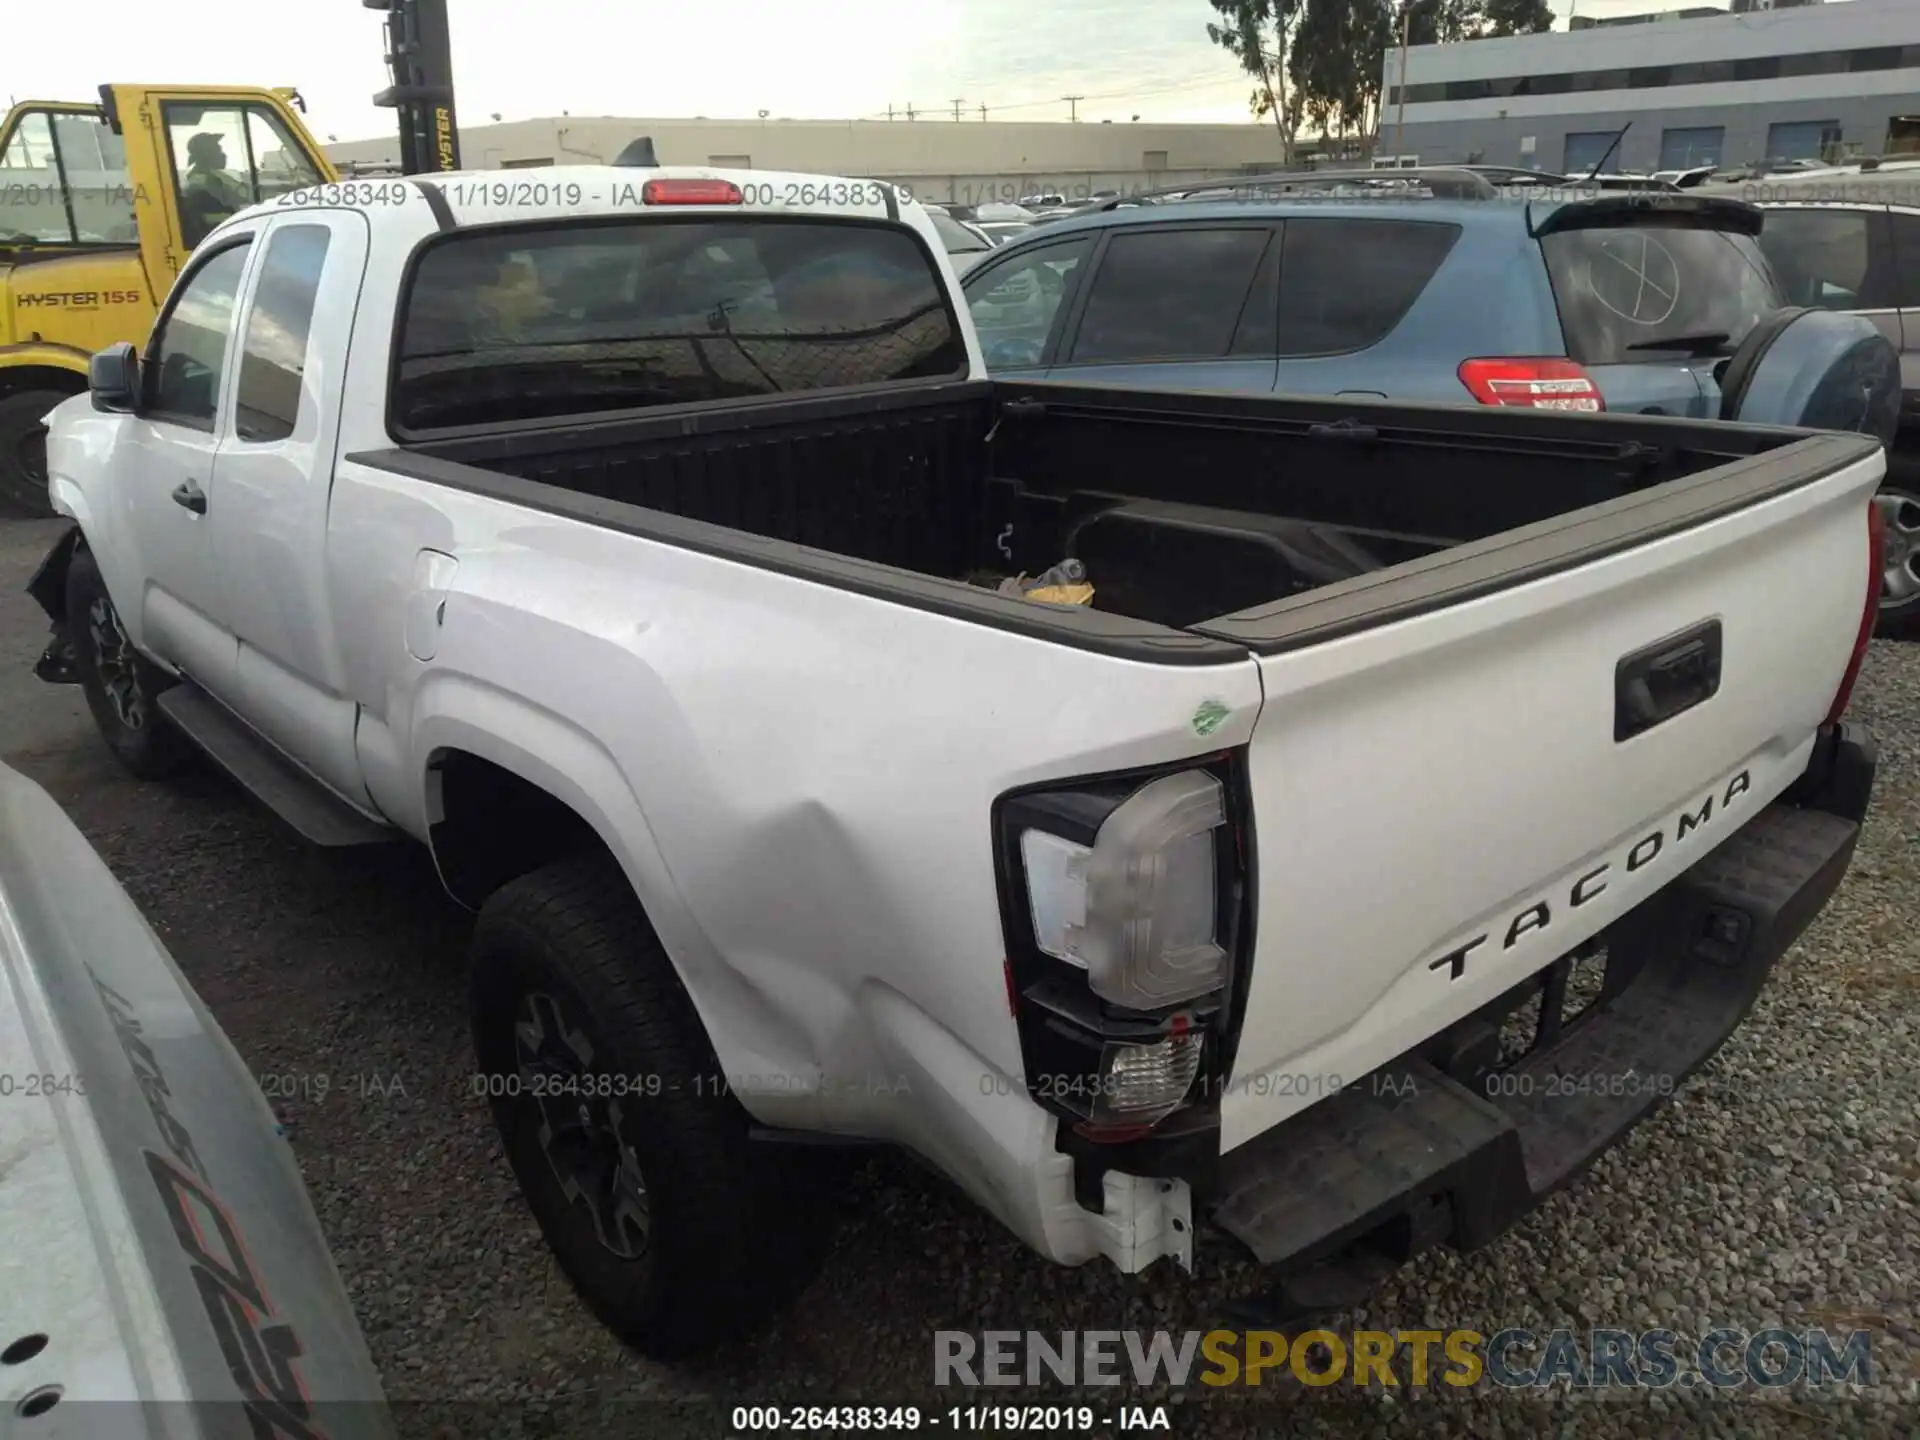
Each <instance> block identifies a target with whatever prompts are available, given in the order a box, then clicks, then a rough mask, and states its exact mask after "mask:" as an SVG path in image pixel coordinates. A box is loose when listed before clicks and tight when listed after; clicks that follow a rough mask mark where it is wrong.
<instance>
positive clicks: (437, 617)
mask: <svg viewBox="0 0 1920 1440" xmlns="http://www.w3.org/2000/svg"><path fill="white" fill-rule="evenodd" d="M459 568H460V562H459V561H458V560H456V559H454V558H453V556H451V555H447V554H444V553H443V552H441V551H439V550H422V551H421V552H420V553H419V554H418V555H416V556H414V557H413V588H412V589H411V590H410V591H408V593H407V605H406V632H407V633H406V640H407V653H408V654H409V655H411V656H413V658H414V659H416V660H431V659H433V657H434V653H435V652H436V651H437V650H439V648H440V629H441V627H442V626H443V625H445V624H446V623H447V591H448V590H449V589H450V588H451V587H452V585H453V575H454V572H455V571H456V570H458V569H459Z"/></svg>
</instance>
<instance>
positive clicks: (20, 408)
mask: <svg viewBox="0 0 1920 1440" xmlns="http://www.w3.org/2000/svg"><path fill="white" fill-rule="evenodd" d="M67 398H68V397H67V396H66V395H65V394H64V393H62V392H61V391H58V390H22V391H21V392H20V393H19V394H17V395H9V396H7V397H6V398H5V399H3V400H0V504H4V505H5V506H6V508H7V509H8V510H10V511H13V512H14V513H16V514H20V515H31V516H35V517H39V516H44V515H51V514H53V502H52V501H51V500H49V499H48V498H47V427H46V426H45V424H43V423H42V417H43V416H44V415H45V414H46V413H47V412H48V411H49V410H51V409H53V407H54V406H56V405H58V404H59V403H60V402H61V401H62V400H65V399H67Z"/></svg>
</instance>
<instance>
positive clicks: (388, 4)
mask: <svg viewBox="0 0 1920 1440" xmlns="http://www.w3.org/2000/svg"><path fill="white" fill-rule="evenodd" d="M361 4H363V5H365V6H366V8H367V9H369V10H384V11H386V12H387V73H388V74H389V75H390V76H391V77H392V80H393V84H391V85H390V86H388V87H387V88H386V89H385V90H382V91H381V92H380V93H379V94H378V95H375V96H374V97H373V103H374V104H376V105H379V106H382V107H383V108H386V109H390V110H393V111H396V112H397V113H398V115H399V120H400V173H401V174H403V175H432V174H436V173H440V172H443V171H448V170H458V169H459V168H460V130H459V127H458V125H457V123H456V122H455V119H454V113H453V43H452V41H451V39H450V38H449V36H448V31H447V0H361Z"/></svg>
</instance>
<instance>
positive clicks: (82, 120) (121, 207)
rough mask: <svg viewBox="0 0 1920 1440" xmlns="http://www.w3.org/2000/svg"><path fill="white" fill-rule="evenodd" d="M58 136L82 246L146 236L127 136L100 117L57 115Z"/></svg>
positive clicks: (121, 242) (55, 135)
mask: <svg viewBox="0 0 1920 1440" xmlns="http://www.w3.org/2000/svg"><path fill="white" fill-rule="evenodd" d="M53 138H54V141H55V143H56V144H58V145H59V147H60V169H61V171H62V173H63V176H64V178H65V180H66V185H67V194H68V196H69V197H70V198H71V199H72V201H73V225H74V229H75V230H76V231H77V232H78V235H77V238H78V240H79V242H80V243H81V244H82V245H131V244H137V243H138V242H139V239H140V226H139V223H138V222H137V221H136V220H135V219H134V212H133V199H134V196H133V182H132V181H131V180H130V179H129V178H128V176H127V142H126V137H125V136H122V135H116V134H114V133H113V131H112V130H111V129H110V128H109V127H108V125H107V122H106V121H105V120H103V119H101V118H100V117H99V116H97V115H56V116H54V117H53Z"/></svg>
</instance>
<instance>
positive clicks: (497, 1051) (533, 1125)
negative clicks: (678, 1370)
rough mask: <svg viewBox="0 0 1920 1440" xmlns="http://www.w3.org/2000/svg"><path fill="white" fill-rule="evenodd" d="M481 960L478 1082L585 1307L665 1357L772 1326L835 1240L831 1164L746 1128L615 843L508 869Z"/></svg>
mask: <svg viewBox="0 0 1920 1440" xmlns="http://www.w3.org/2000/svg"><path fill="white" fill-rule="evenodd" d="M472 959H473V969H472V975H473V979H472V1021H473V1040H474V1050H475V1054H476V1057H477V1059H478V1062H479V1063H478V1072H477V1073H478V1075H479V1076H480V1084H479V1085H478V1086H477V1087H476V1088H480V1089H483V1090H484V1091H485V1093H486V1095H487V1098H488V1104H489V1106H490V1108H491V1109H492V1112H493V1119H494V1124H495V1126H496V1127H497V1128H498V1130H499V1132H500V1138H501V1141H502V1143H503V1145H504V1147H505V1149H506V1153H507V1160H508V1163H509V1164H510V1165H511V1166H512V1167H513V1172H514V1176H515V1178H516V1179H517V1180H518V1181H519V1183H520V1189H521V1193H522V1194H523V1195H524V1196H525V1197H526V1201H527V1205H528V1207H529V1208H530V1209H531V1210H532V1211H533V1214H534V1218H535V1219H536V1220H537V1221H538V1222H539V1225H540V1229H541V1232H542V1233H543V1234H544V1235H545V1237H546V1240H547V1244H548V1246H549V1247H550V1248H551V1249H552V1250H553V1252H554V1255H555V1257H556V1258H557V1259H558V1260H559V1262H560V1267H561V1269H562V1270H563V1271H564V1272H565V1274H566V1276H567V1278H568V1279H569V1280H570V1281H571V1282H572V1284H573V1287H574V1288H575V1290H577V1291H578V1292H579V1293H580V1296H581V1298H582V1300H584V1301H585V1302H586V1305H587V1308H588V1309H589V1310H591V1311H592V1312H593V1313H594V1315H595V1316H596V1317H598V1318H599V1320H600V1321H601V1322H602V1323H603V1324H605V1325H606V1326H607V1327H608V1328H609V1329H611V1330H612V1331H613V1332H614V1333H615V1334H616V1335H618V1336H619V1337H620V1338H621V1339H622V1340H624V1341H626V1342H627V1343H628V1344H629V1345H631V1346H633V1347H634V1348H635V1349H636V1350H638V1351H640V1352H641V1353H642V1354H645V1355H648V1356H651V1357H654V1358H656V1359H678V1358H684V1357H687V1356H691V1355H696V1354H700V1353H702V1352H704V1351H707V1350H710V1349H712V1348H713V1347H715V1346H716V1345H719V1344H721V1343H723V1342H725V1341H727V1340H729V1339H733V1338H736V1337H739V1336H741V1335H744V1334H747V1333H750V1332H751V1331H753V1330H755V1329H757V1328H759V1326H760V1325H761V1324H762V1323H764V1322H765V1321H766V1320H767V1319H768V1318H770V1316H771V1315H772V1314H773V1313H774V1311H775V1310H776V1309H778V1308H779V1306H780V1305H781V1304H783V1303H784V1302H786V1301H787V1300H790V1299H792V1298H793V1297H794V1296H795V1295H796V1294H797V1293H798V1292H799V1291H800V1290H801V1289H803V1288H804V1287H805V1285H806V1284H807V1283H808V1282H809V1281H810V1280H811V1279H812V1278H813V1275H814V1274H815V1273H816V1272H817V1271H818V1268H819V1265H820V1262H821V1260H822V1259H824V1257H825V1254H826V1249H827V1245H828V1243H829V1241H830V1240H831V1236H832V1219H833V1209H834V1202H835V1196H834V1194H833V1188H832V1185H831V1179H830V1174H831V1172H830V1170H828V1169H827V1168H826V1165H827V1163H828V1162H827V1161H826V1160H825V1159H824V1158H823V1152H818V1151H812V1150H810V1149H809V1148H808V1147H784V1146H773V1145H767V1144H764V1143H760V1142H755V1141H752V1140H750V1139H749V1137H748V1130H749V1127H750V1122H749V1119H748V1117H747V1114H746V1111H745V1110H743V1109H742V1108H741V1106H740V1104H739V1102H738V1101H736V1100H735V1099H734V1098H733V1097H732V1096H731V1095H730V1094H729V1093H727V1090H726V1086H725V1085H724V1083H722V1082H721V1080H720V1077H719V1067H718V1064H717V1062H716V1060H715V1058H714V1054H713V1050H712V1047H711V1045H710V1043H709V1042H708V1040H707V1038H706V1031H705V1029H704V1027H703V1026H702V1025H701V1023H700V1018H699V1015H698V1014H697V1012H696V1011H695V1010H694V1007H693V1002H692V1000H691V999H690V998H689V997H688V995H687V993H686V991H685V989H684V988H682V986H681V984H680V980H679V976H678V975H677V974H676V973H675V972H674V969H673V965H672V963H671V962H670V961H669V960H668V959H667V955H666V952H665V951H664V950H663V949H662V948H661V945H660V941H659V939H658V938H657V937H656V936H655V935H654V932H653V927H652V926H651V925H650V924H649V923H648V921H647V917H646V914H645V911H644V910H643V909H642V907H641V905H640V903H639V901H638V900H637V899H636V898H635V896H634V894H633V891H632V889H631V887H630V886H629V885H628V884H627V881H626V877H625V876H624V875H623V874H622V873H621V871H620V868H619V866H618V865H616V864H615V863H614V862H613V860H612V858H611V857H610V856H607V855H605V854H604V853H602V854H597V855H590V856H582V857H576V858H572V859H566V860H561V861H558V862H555V863H553V864H550V865H548V866H546V867H544V868H542V869H539V870H535V871H533V872H531V873H529V874H526V875H523V876H521V877H519V878H518V879H516V880H512V881H509V882H508V883H507V884H506V885H504V886H502V887H501V888H500V889H499V890H498V891H496V892H495V893H494V895H493V896H492V897H491V898H490V899H489V900H487V902H486V903H485V904H484V905H483V906H482V907H481V910H480V918H479V921H478V924H477V925H476V926H475V929H474V937H473V946H472ZM608 1092H611V1093H608ZM622 1092H624V1093H622Z"/></svg>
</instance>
